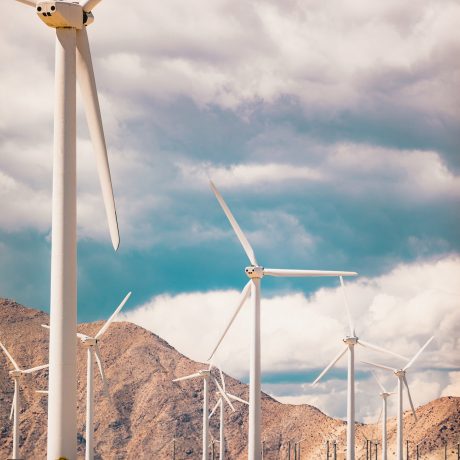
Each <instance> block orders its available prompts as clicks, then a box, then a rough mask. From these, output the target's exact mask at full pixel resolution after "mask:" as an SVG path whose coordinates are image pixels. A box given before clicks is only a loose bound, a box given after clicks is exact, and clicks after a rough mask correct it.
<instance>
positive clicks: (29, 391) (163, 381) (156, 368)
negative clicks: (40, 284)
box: [0, 299, 460, 460]
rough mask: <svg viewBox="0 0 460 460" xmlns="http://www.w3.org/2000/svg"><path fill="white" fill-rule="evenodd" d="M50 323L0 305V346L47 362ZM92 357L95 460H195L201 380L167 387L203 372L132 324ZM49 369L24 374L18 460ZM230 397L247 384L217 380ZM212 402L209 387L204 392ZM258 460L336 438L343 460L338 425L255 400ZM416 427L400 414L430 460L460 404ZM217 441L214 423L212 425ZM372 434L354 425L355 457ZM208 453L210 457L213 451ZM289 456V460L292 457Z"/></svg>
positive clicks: (233, 434)
mask: <svg viewBox="0 0 460 460" xmlns="http://www.w3.org/2000/svg"><path fill="white" fill-rule="evenodd" d="M48 322H49V316H48V315H47V314H46V313H44V312H41V311H38V310H34V309H31V308H26V307H24V306H22V305H19V304H17V303H15V302H14V301H11V300H7V299H0V340H1V341H2V342H3V343H4V344H5V346H6V347H7V348H8V350H9V351H10V353H11V354H12V356H13V357H14V358H15V360H16V361H17V363H18V365H19V366H21V367H32V366H38V365H40V364H44V363H46V362H47V360H48V330H46V329H44V328H42V327H41V326H40V325H41V324H43V323H44V324H48ZM102 324H103V323H102V322H95V323H88V324H80V325H79V326H78V330H79V332H82V333H86V334H89V335H93V334H95V333H96V332H97V331H98V330H99V328H100V327H101V326H102ZM100 350H101V357H102V360H103V362H104V366H105V371H106V375H107V379H108V382H109V385H110V392H111V395H112V403H111V402H110V401H108V400H107V398H105V397H104V395H103V392H102V385H101V381H100V379H99V376H98V375H96V383H95V407H96V410H95V443H96V455H95V458H104V459H169V458H172V449H173V438H175V439H176V441H175V448H176V459H177V460H183V459H198V458H200V454H201V439H200V438H201V421H202V393H203V387H202V382H201V380H200V379H195V380H188V381H185V382H173V381H172V380H173V379H175V378H177V377H180V376H183V375H187V374H191V373H193V372H196V371H198V370H200V369H202V368H204V367H205V366H206V365H205V364H201V363H197V362H194V361H192V360H190V359H188V358H187V357H185V356H183V355H181V354H180V353H179V352H177V351H176V350H175V349H174V348H173V347H171V346H170V345H169V344H168V343H167V342H165V341H164V340H163V339H161V338H160V337H158V336H157V335H155V334H153V333H151V332H149V331H147V330H145V329H143V328H141V327H139V326H136V325H134V324H131V323H127V322H119V323H113V324H112V325H111V326H110V328H109V329H108V331H107V333H106V334H105V335H104V337H103V339H102V341H101V342H100ZM9 369H10V364H9V362H8V361H7V359H6V356H5V355H4V354H3V353H1V354H0V427H1V428H0V457H1V458H8V455H9V454H10V452H11V447H12V437H11V428H12V424H11V422H10V421H9V412H10V408H11V402H12V397H13V384H12V380H11V378H10V377H9V374H8V370H9ZM47 377H48V371H47V370H44V371H40V372H39V373H37V374H34V375H26V376H24V377H23V378H22V380H21V397H22V401H23V403H22V408H21V416H20V420H21V422H20V433H21V441H20V443H21V454H22V457H23V458H26V459H42V458H45V456H46V417H47V396H43V395H39V394H37V393H35V390H36V389H46V387H47ZM226 383H227V386H228V389H229V391H230V392H231V393H233V394H235V395H237V396H240V397H242V398H244V399H247V398H248V387H247V385H245V384H243V383H241V382H239V381H238V380H236V379H233V378H231V377H230V376H226ZM85 388H86V354H85V350H84V349H83V348H82V347H81V346H79V347H78V449H79V450H78V453H79V458H81V457H83V456H84V448H85V397H86V391H85ZM210 394H211V404H213V402H212V401H214V394H215V387H214V385H213V384H211V392H210ZM235 406H236V412H231V410H230V409H228V408H227V409H226V428H227V429H226V438H227V449H228V454H227V458H229V459H236V460H237V459H243V458H245V457H246V451H245V448H246V445H247V425H248V409H247V406H245V405H242V404H239V403H236V404H235ZM262 412H263V433H262V438H263V439H264V440H265V456H264V459H265V460H267V459H279V458H287V443H288V442H289V441H298V440H303V442H302V443H301V451H302V456H301V458H302V459H314V458H324V457H325V447H324V444H325V441H326V440H331V441H333V440H337V442H338V452H339V456H338V458H343V453H344V449H343V446H344V444H345V436H346V424H345V422H343V421H342V420H338V419H334V418H331V417H328V416H327V415H325V414H324V413H322V412H321V411H320V410H318V409H316V408H315V407H312V406H309V405H296V406H294V405H288V404H281V403H279V402H278V401H276V400H274V399H273V398H271V397H270V396H268V395H266V394H263V395H262ZM417 414H418V416H419V421H418V422H417V423H415V422H414V421H413V419H412V416H411V415H410V414H409V413H406V414H405V421H406V426H407V430H408V431H407V432H408V433H409V438H410V439H411V440H412V441H413V442H416V443H420V444H421V448H422V449H424V450H423V453H424V457H423V458H424V459H427V458H436V457H435V455H436V454H437V450H439V449H441V448H442V447H443V444H444V442H446V441H447V440H448V441H449V443H450V444H451V445H453V443H454V442H455V443H457V442H458V437H459V433H460V398H453V397H447V398H441V399H438V400H435V401H432V402H430V403H428V404H426V405H425V406H422V407H420V408H418V409H417ZM211 430H212V433H214V435H215V436H216V437H218V417H216V418H214V419H213V420H212V422H211ZM389 431H390V435H389V436H390V437H389V440H390V444H391V446H390V452H391V451H392V450H393V446H394V443H395V421H394V419H392V420H391V421H390V430H389ZM377 432H378V427H376V426H373V425H363V424H358V425H357V442H356V445H357V448H358V454H359V455H363V452H364V451H363V448H364V445H365V439H366V438H371V437H375V433H377ZM217 450H218V449H217V447H216V451H217ZM291 458H293V456H292V457H291Z"/></svg>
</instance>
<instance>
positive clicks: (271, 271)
mask: <svg viewBox="0 0 460 460" xmlns="http://www.w3.org/2000/svg"><path fill="white" fill-rule="evenodd" d="M357 274H358V273H356V272H333V271H327V270H290V269H286V268H264V275H268V276H283V277H310V276H355V275H357Z"/></svg>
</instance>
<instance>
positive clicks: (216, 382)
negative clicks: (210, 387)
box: [213, 377, 235, 412]
mask: <svg viewBox="0 0 460 460" xmlns="http://www.w3.org/2000/svg"><path fill="white" fill-rule="evenodd" d="M213 378H214V377H213ZM214 383H215V384H216V386H217V390H218V391H219V393H220V394H221V395H222V397H223V398H224V399H225V401H227V404H228V405H229V406H230V407H231V408H232V411H233V412H235V407H234V406H233V404H232V402H231V401H230V398H229V397H228V396H227V393H225V391H224V390H223V389H222V387H221V386H220V385H219V382H218V381H217V379H215V378H214Z"/></svg>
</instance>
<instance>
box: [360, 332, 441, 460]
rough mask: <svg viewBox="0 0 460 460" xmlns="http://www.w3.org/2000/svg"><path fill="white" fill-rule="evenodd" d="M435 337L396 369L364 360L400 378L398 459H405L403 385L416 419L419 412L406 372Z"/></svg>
mask: <svg viewBox="0 0 460 460" xmlns="http://www.w3.org/2000/svg"><path fill="white" fill-rule="evenodd" d="M433 339H434V336H433V337H430V338H429V339H428V340H427V341H426V342H425V345H423V347H422V348H420V350H419V351H418V352H417V353H416V354H415V355H414V357H413V358H412V359H411V360H410V361H409V362H408V363H407V364H406V365H405V366H404V367H403V368H402V369H396V368H393V367H389V366H384V365H383V364H376V363H371V362H368V361H362V362H363V363H365V364H369V365H371V366H375V367H379V368H381V369H385V370H387V371H390V372H393V373H394V374H395V375H396V377H397V379H398V431H397V439H396V459H397V460H403V456H404V452H403V387H404V386H405V387H406V390H407V396H408V398H409V403H410V406H411V408H412V413H413V414H414V418H415V420H417V414H416V412H415V407H414V404H413V402H412V397H411V395H410V390H409V384H408V383H407V379H406V373H407V370H408V369H409V368H410V367H411V366H412V365H413V364H414V362H415V360H416V359H417V358H418V357H419V356H420V354H421V353H422V351H423V350H424V349H425V348H426V347H427V346H428V345H429V344H430V342H431V341H432V340H433Z"/></svg>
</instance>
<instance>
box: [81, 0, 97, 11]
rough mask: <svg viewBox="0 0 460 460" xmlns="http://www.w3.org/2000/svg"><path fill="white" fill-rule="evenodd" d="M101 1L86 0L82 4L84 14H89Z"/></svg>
mask: <svg viewBox="0 0 460 460" xmlns="http://www.w3.org/2000/svg"><path fill="white" fill-rule="evenodd" d="M100 1H101V0H86V2H83V3H82V5H81V6H82V7H83V11H85V12H86V13H89V12H90V11H93V9H94V8H95V7H96V5H97V4H98V3H99V2H100Z"/></svg>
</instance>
